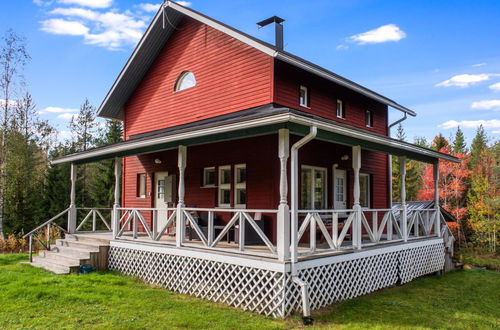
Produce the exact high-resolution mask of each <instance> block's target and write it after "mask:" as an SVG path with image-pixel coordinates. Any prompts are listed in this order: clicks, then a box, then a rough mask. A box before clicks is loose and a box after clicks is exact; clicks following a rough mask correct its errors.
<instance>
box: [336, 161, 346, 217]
mask: <svg viewBox="0 0 500 330" xmlns="http://www.w3.org/2000/svg"><path fill="white" fill-rule="evenodd" d="M346 186H347V180H346V172H345V170H339V169H334V170H333V208H334V209H337V210H345V209H346V208H347V203H346Z"/></svg>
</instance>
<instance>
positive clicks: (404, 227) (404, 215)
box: [399, 156, 408, 242]
mask: <svg viewBox="0 0 500 330" xmlns="http://www.w3.org/2000/svg"><path fill="white" fill-rule="evenodd" d="M399 173H400V176H401V217H400V219H401V233H402V234H403V240H404V241H405V242H407V241H408V209H407V205H406V157H405V156H400V157H399Z"/></svg>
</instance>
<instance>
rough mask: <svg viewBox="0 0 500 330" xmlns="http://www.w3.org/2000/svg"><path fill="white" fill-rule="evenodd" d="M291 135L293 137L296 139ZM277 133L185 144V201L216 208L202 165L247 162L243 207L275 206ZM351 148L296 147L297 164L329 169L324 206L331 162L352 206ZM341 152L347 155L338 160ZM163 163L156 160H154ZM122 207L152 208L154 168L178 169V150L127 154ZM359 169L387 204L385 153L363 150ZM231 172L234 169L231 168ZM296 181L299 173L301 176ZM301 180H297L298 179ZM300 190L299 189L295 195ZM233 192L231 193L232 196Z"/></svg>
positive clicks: (270, 224) (375, 201)
mask: <svg viewBox="0 0 500 330" xmlns="http://www.w3.org/2000/svg"><path fill="white" fill-rule="evenodd" d="M298 139H299V138H298V137H296V136H292V138H291V142H294V141H296V140H298ZM277 142H278V137H277V135H268V136H261V137H254V138H248V139H240V140H234V141H227V142H219V143H213V144H207V145H200V146H194V147H188V149H187V167H186V177H185V183H186V196H185V202H186V205H187V206H191V207H216V206H217V188H202V187H201V186H202V175H203V168H204V167H211V166H224V165H235V164H242V163H245V164H246V165H247V196H248V201H247V208H249V209H276V208H277V207H278V203H279V161H278V151H277V148H278V143H277ZM351 153H352V149H351V148H350V147H346V146H341V145H337V144H331V143H327V142H322V141H318V140H315V141H312V142H310V143H308V144H307V145H305V146H304V147H303V148H302V149H300V152H299V163H300V165H311V166H318V167H324V168H326V169H327V176H328V177H327V180H328V181H327V192H328V193H327V195H328V207H329V208H331V207H332V206H333V196H332V184H333V181H332V178H333V175H332V171H333V164H338V165H339V168H340V169H345V170H346V171H347V176H348V182H349V185H348V191H347V198H348V199H347V203H348V207H351V206H352V185H353V182H352V178H353V171H352V158H351ZM343 155H349V160H345V161H342V160H341V157H342V156H343ZM157 158H158V159H160V160H161V161H162V162H161V164H155V162H154V160H155V159H157ZM124 166H125V171H124V185H123V187H124V190H123V191H124V194H125V195H124V206H125V207H153V206H154V205H153V199H152V198H151V194H152V192H153V191H154V187H153V184H152V183H153V179H154V173H155V172H159V171H168V172H170V173H178V170H177V150H169V151H165V152H160V153H154V154H147V155H142V156H139V157H127V158H126V159H125V162H124ZM138 173H146V174H147V197H146V198H138V197H136V191H137V174H138ZM361 173H368V174H370V179H371V180H370V181H371V183H370V185H371V205H370V206H371V207H372V208H387V207H388V189H387V180H388V175H387V155H385V154H382V153H377V152H370V151H366V150H363V152H362V166H361ZM233 175H234V171H233ZM299 180H300V176H299ZM299 184H300V182H299ZM299 195H300V194H299ZM233 196H234V194H231V198H233ZM266 232H267V233H269V235H270V237H272V239H273V240H274V239H275V233H276V223H275V221H274V218H268V219H267V221H266Z"/></svg>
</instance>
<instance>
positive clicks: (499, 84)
mask: <svg viewBox="0 0 500 330" xmlns="http://www.w3.org/2000/svg"><path fill="white" fill-rule="evenodd" d="M490 89H491V90H492V91H495V92H500V82H497V83H495V84H493V85H490Z"/></svg>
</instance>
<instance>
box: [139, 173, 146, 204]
mask: <svg viewBox="0 0 500 330" xmlns="http://www.w3.org/2000/svg"><path fill="white" fill-rule="evenodd" d="M137 197H140V198H146V173H141V174H137Z"/></svg>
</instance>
